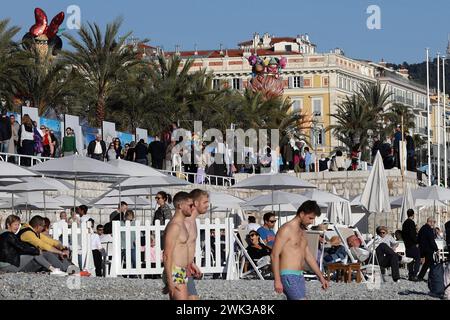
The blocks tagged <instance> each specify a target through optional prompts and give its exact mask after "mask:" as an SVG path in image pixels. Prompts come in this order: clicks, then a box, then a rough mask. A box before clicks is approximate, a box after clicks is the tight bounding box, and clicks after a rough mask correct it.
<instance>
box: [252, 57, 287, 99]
mask: <svg viewBox="0 0 450 320" xmlns="http://www.w3.org/2000/svg"><path fill="white" fill-rule="evenodd" d="M248 62H249V63H250V65H251V66H252V80H250V84H249V86H248V87H249V88H250V89H251V90H252V91H253V92H261V93H262V95H263V96H264V98H265V99H272V98H275V97H279V96H281V95H282V94H283V91H284V90H283V88H284V85H283V81H282V80H281V79H280V72H281V70H282V69H284V68H285V67H286V63H287V59H286V58H285V57H282V58H280V59H278V58H276V57H266V58H264V59H263V58H261V57H259V56H257V55H255V54H252V55H251V56H250V57H249V58H248Z"/></svg>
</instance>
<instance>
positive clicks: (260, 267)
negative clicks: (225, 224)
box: [234, 229, 270, 280]
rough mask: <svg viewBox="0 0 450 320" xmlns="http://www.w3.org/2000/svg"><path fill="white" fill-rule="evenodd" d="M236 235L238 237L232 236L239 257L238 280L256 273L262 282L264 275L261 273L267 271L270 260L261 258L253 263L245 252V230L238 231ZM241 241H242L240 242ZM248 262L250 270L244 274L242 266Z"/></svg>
mask: <svg viewBox="0 0 450 320" xmlns="http://www.w3.org/2000/svg"><path fill="white" fill-rule="evenodd" d="M237 233H238V234H239V237H238V236H237V235H236V234H234V237H235V241H236V243H237V244H238V246H239V248H240V250H239V256H238V257H237V259H236V260H237V261H239V264H240V266H239V278H246V277H249V276H250V275H251V274H253V273H256V275H257V276H258V278H259V279H260V280H264V279H265V278H264V275H266V274H265V273H264V272H263V271H264V270H267V269H268V268H267V267H269V266H270V258H269V257H267V258H266V257H263V258H261V259H259V260H258V261H254V260H253V259H252V258H251V257H250V255H249V254H248V252H247V247H248V245H247V243H246V241H245V239H246V237H247V229H238V230H237ZM239 238H240V239H239ZM241 240H242V241H241ZM246 262H248V263H249V264H250V267H251V270H249V271H246V272H244V266H245V264H246Z"/></svg>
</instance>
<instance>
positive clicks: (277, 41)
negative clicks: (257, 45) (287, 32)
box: [270, 37, 297, 44]
mask: <svg viewBox="0 0 450 320" xmlns="http://www.w3.org/2000/svg"><path fill="white" fill-rule="evenodd" d="M296 40H297V39H296V38H290V37H284V38H272V40H271V41H270V44H275V43H279V42H296Z"/></svg>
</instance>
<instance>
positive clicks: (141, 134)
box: [136, 128, 148, 143]
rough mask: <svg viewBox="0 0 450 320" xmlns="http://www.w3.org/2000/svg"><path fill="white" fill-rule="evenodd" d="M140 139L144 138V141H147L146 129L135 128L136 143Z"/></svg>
mask: <svg viewBox="0 0 450 320" xmlns="http://www.w3.org/2000/svg"><path fill="white" fill-rule="evenodd" d="M140 139H144V142H145V143H148V133H147V129H141V128H136V143H137V142H139V140H140Z"/></svg>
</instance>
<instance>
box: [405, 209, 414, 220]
mask: <svg viewBox="0 0 450 320" xmlns="http://www.w3.org/2000/svg"><path fill="white" fill-rule="evenodd" d="M406 215H407V216H408V218H411V217H412V216H413V215H414V210H413V209H408V211H406Z"/></svg>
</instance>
